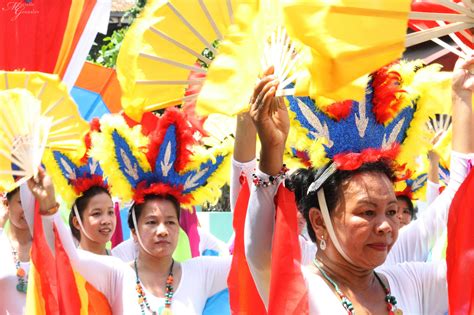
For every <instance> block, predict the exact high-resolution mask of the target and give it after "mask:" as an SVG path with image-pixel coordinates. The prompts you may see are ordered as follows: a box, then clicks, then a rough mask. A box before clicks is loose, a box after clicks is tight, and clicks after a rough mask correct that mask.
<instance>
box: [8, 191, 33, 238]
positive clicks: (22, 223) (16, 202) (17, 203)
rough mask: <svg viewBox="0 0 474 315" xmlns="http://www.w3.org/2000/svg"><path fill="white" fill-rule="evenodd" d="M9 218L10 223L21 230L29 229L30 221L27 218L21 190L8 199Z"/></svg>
mask: <svg viewBox="0 0 474 315" xmlns="http://www.w3.org/2000/svg"><path fill="white" fill-rule="evenodd" d="M7 207H8V218H9V219H10V223H11V224H12V225H13V226H15V227H16V228H17V229H20V230H27V229H28V223H27V222H26V219H25V213H24V212H23V208H22V206H21V200H20V191H19V190H18V191H17V192H16V193H15V194H14V195H13V196H12V197H11V198H10V200H7Z"/></svg>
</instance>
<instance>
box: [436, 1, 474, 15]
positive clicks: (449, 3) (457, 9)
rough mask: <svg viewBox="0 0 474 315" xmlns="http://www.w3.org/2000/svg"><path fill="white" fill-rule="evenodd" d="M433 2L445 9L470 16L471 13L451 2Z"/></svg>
mask: <svg viewBox="0 0 474 315" xmlns="http://www.w3.org/2000/svg"><path fill="white" fill-rule="evenodd" d="M433 2H437V3H440V4H442V5H444V6H445V7H448V8H450V9H452V10H454V11H456V12H459V13H464V14H466V15H468V16H469V15H472V13H471V12H470V10H468V9H466V8H465V7H462V6H460V5H458V4H456V3H453V2H451V0H433Z"/></svg>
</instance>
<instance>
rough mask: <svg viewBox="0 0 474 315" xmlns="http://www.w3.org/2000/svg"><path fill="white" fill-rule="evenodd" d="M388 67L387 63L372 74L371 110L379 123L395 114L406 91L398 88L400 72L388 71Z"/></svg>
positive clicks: (400, 79)
mask: <svg viewBox="0 0 474 315" xmlns="http://www.w3.org/2000/svg"><path fill="white" fill-rule="evenodd" d="M389 67H390V65H387V66H385V67H383V68H381V69H379V70H377V71H376V72H374V73H373V74H372V78H373V81H372V88H373V91H374V92H373V98H372V104H373V107H372V111H373V113H374V115H375V119H376V120H377V122H378V123H379V124H384V123H386V122H388V121H389V120H390V119H391V118H393V117H394V116H395V114H396V113H397V112H398V111H399V109H400V105H401V103H402V101H403V98H404V96H405V93H406V92H405V91H404V90H402V89H401V88H400V86H401V85H402V77H401V75H400V73H398V72H396V71H389Z"/></svg>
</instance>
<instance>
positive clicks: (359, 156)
mask: <svg viewBox="0 0 474 315" xmlns="http://www.w3.org/2000/svg"><path fill="white" fill-rule="evenodd" d="M399 152H400V145H398V144H393V145H392V146H391V147H390V148H389V149H385V150H384V149H376V148H369V149H365V150H363V151H362V152H361V153H354V152H351V153H340V154H336V155H335V156H334V159H333V160H334V163H336V165H337V168H338V169H340V170H345V171H352V170H356V169H358V168H359V167H361V166H362V164H364V163H372V162H376V161H379V160H380V159H388V160H395V158H396V157H397V154H398V153H399Z"/></svg>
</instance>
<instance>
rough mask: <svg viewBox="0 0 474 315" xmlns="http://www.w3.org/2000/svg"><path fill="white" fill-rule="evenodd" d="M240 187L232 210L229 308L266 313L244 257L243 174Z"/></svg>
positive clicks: (245, 192) (247, 193)
mask: <svg viewBox="0 0 474 315" xmlns="http://www.w3.org/2000/svg"><path fill="white" fill-rule="evenodd" d="M241 181H242V188H241V190H240V193H239V197H238V198H237V203H236V205H235V211H234V222H233V226H234V231H235V241H234V255H233V257H232V265H231V268H230V272H229V277H228V278H227V285H228V287H229V298H230V309H231V311H232V314H247V315H251V314H255V315H264V314H267V311H266V309H265V305H264V304H263V301H262V299H261V298H260V295H259V294H258V291H257V287H256V286H255V282H254V281H253V278H252V275H251V274H250V270H249V267H248V264H247V260H246V258H245V247H244V226H245V217H246V215H247V206H248V202H249V197H250V190H249V185H248V183H247V181H246V180H245V176H242V177H241Z"/></svg>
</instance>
